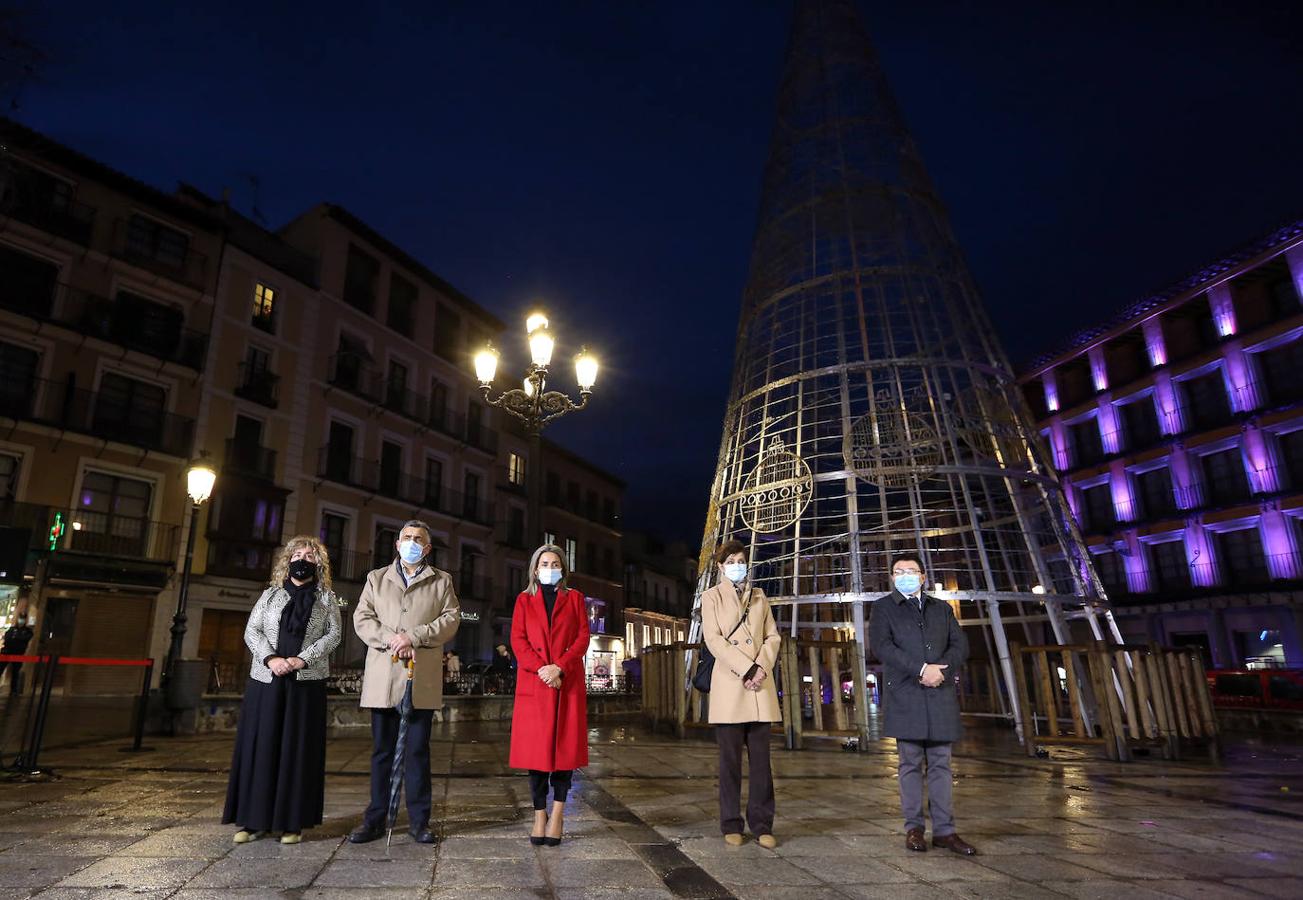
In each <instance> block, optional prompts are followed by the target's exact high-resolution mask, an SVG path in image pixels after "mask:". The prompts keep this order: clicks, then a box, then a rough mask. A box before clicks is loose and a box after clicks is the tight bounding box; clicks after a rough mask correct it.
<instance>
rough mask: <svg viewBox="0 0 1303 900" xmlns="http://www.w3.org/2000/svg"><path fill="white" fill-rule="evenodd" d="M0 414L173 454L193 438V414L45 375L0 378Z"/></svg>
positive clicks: (182, 452) (179, 453)
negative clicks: (131, 400) (165, 409)
mask: <svg viewBox="0 0 1303 900" xmlns="http://www.w3.org/2000/svg"><path fill="white" fill-rule="evenodd" d="M0 416H4V417H6V418H10V419H17V420H20V421H25V422H36V423H38V424H41V425H48V426H50V427H51V428H59V429H63V430H67V431H75V432H77V433H79V434H89V435H91V436H92V437H98V438H104V439H105V440H110V441H117V442H119V443H122V444H129V445H131V446H133V447H143V448H145V449H147V450H158V451H159V452H162V453H168V454H171V455H172V456H182V457H188V456H190V452H191V449H192V445H193V442H194V426H195V422H194V419H189V418H186V417H185V416H178V415H173V414H172V413H169V412H163V411H162V410H157V409H152V408H146V407H140V406H124V405H123V403H122V401H121V400H120V399H119V398H117V397H110V396H106V395H104V394H103V393H98V392H95V391H84V390H81V389H80V388H76V387H74V386H73V385H72V384H71V383H68V382H58V381H49V380H46V379H44V378H29V379H17V380H11V381H8V382H5V383H3V384H0Z"/></svg>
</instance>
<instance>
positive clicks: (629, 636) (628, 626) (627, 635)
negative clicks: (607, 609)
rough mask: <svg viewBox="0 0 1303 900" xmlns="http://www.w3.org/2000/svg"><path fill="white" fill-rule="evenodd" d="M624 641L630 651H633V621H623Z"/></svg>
mask: <svg viewBox="0 0 1303 900" xmlns="http://www.w3.org/2000/svg"><path fill="white" fill-rule="evenodd" d="M624 642H625V643H626V644H628V645H629V650H630V652H632V651H633V623H632V622H625V623H624Z"/></svg>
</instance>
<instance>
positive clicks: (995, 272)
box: [13, 0, 1303, 542]
mask: <svg viewBox="0 0 1303 900" xmlns="http://www.w3.org/2000/svg"><path fill="white" fill-rule="evenodd" d="M192 6H193V7H194V8H191V7H192ZM291 6H293V7H295V8H293V9H291ZM377 6H379V7H382V8H383V12H373V11H370V10H367V11H366V12H359V10H360V9H361V8H362V7H361V6H360V5H359V4H356V3H348V4H344V3H333V2H324V3H315V4H306V3H305V4H293V5H291V4H283V3H268V2H265V0H264V2H259V3H247V2H226V3H221V4H193V5H192V4H176V5H175V8H173V9H167V8H166V5H164V4H159V3H136V2H123V3H115V4H112V5H110V4H105V3H103V2H102V0H99V2H85V3H81V2H47V3H43V4H38V3H34V2H33V3H31V4H30V9H31V10H32V12H31V13H30V15H29V17H28V19H27V28H28V31H29V34H30V37H31V39H32V40H34V41H35V42H36V43H37V44H38V45H39V46H40V47H41V49H42V50H43V51H44V53H45V55H46V57H47V58H46V61H45V62H44V63H43V64H42V66H41V71H40V77H39V80H38V82H37V83H35V84H32V85H29V86H28V87H27V88H26V89H25V90H24V91H23V93H22V96H21V106H20V109H19V110H18V111H17V112H15V113H13V115H15V116H16V117H17V118H18V119H19V120H21V121H23V122H24V123H26V124H27V125H29V126H31V127H33V128H36V129H38V130H40V131H43V132H45V133H47V134H49V135H50V136H51V137H53V138H55V139H57V140H59V141H62V142H65V143H67V144H69V145H71V146H73V147H75V148H77V149H79V150H81V151H83V152H85V153H87V154H89V155H91V156H93V157H96V158H98V159H100V160H103V161H104V162H107V163H108V164H110V165H112V166H114V167H116V168H118V169H121V170H123V171H125V172H127V173H129V174H131V175H133V176H136V177H138V178H141V179H142V180H145V181H148V182H150V183H152V184H155V185H158V186H160V187H162V188H165V189H171V188H172V187H173V186H175V184H176V183H177V182H179V181H187V182H189V183H192V184H195V185H196V186H198V187H200V188H201V189H204V190H206V191H208V192H210V193H212V194H214V195H219V194H220V193H221V191H222V189H223V188H224V187H229V188H230V189H231V191H232V198H233V202H234V204H235V205H236V206H237V207H238V208H240V209H241V210H242V211H244V212H246V213H250V212H251V211H252V207H253V205H254V199H255V196H254V190H253V187H252V185H251V182H250V179H249V177H248V176H249V175H250V174H252V175H254V176H256V178H257V179H258V180H259V182H260V185H261V187H260V189H259V191H258V194H257V207H258V210H259V211H260V212H261V214H262V215H263V216H264V217H265V219H266V221H267V222H268V223H269V224H270V225H271V226H272V227H278V226H279V225H281V224H283V223H285V222H286V221H288V220H289V219H290V218H292V217H293V216H294V215H296V214H297V213H299V212H300V211H302V210H303V209H305V208H307V207H309V206H311V205H312V204H314V203H316V202H319V201H322V200H328V201H332V202H335V203H339V204H342V205H344V206H346V207H348V208H349V209H350V210H352V211H353V212H355V213H356V214H357V215H359V216H360V217H361V218H363V219H364V220H366V221H367V222H369V223H370V224H371V225H373V226H374V227H375V228H377V229H378V230H379V231H380V232H382V233H384V234H386V235H387V236H389V237H390V238H392V239H393V240H394V241H395V242H397V243H398V244H400V245H401V246H403V247H405V248H406V249H407V250H409V251H410V252H411V253H413V254H414V255H415V256H417V257H418V258H420V259H422V260H423V261H425V262H426V263H427V264H428V265H429V266H430V267H431V268H433V269H434V270H435V271H437V272H439V273H440V274H442V275H443V276H444V277H446V278H447V279H448V280H449V281H451V282H452V283H453V284H455V285H457V286H458V287H459V288H461V289H462V290H464V291H465V292H466V293H468V294H469V295H470V296H471V297H473V298H475V299H476V300H477V301H478V302H480V303H481V304H482V305H484V306H485V307H487V308H488V309H489V310H491V311H493V312H494V313H495V314H497V315H498V316H499V317H501V318H503V319H504V320H505V321H507V322H508V323H510V324H511V325H512V326H513V327H518V323H519V327H522V328H523V316H524V313H525V312H526V311H527V310H528V309H529V308H530V307H531V306H533V305H534V304H535V303H536V301H541V302H542V303H543V304H544V305H545V306H546V308H547V309H548V310H549V311H550V312H551V313H552V314H553V322H554V326H555V327H556V328H557V329H558V330H559V333H560V337H561V340H562V342H563V345H562V346H561V347H560V348H559V351H558V352H559V353H564V355H565V356H566V357H567V358H568V356H569V354H570V353H573V352H574V351H575V350H576V349H577V344H576V343H575V342H576V341H579V340H584V341H586V342H587V343H589V344H590V346H592V347H593V348H594V349H595V350H597V351H598V352H599V353H600V354H601V356H602V358H603V360H604V362H605V368H604V370H603V373H602V377H601V379H600V380H599V383H598V391H597V393H596V394H595V396H594V400H593V406H592V408H591V409H590V410H589V411H587V412H584V413H582V414H579V415H577V416H572V417H571V418H569V419H566V420H564V421H562V422H560V423H558V424H557V425H556V426H553V427H552V428H551V429H550V430H549V432H548V433H549V435H550V436H551V437H552V438H554V439H556V440H558V441H560V442H561V443H563V444H565V445H567V446H569V447H571V448H573V449H574V450H576V451H578V452H580V453H582V454H585V455H586V456H588V457H590V458H591V459H593V460H595V461H596V462H598V463H599V464H601V465H603V466H604V467H606V468H608V469H610V470H611V471H613V472H615V473H616V474H618V475H619V476H621V477H622V478H624V479H625V480H626V481H627V482H628V483H629V489H628V493H627V496H626V504H625V521H626V525H627V526H628V527H632V528H639V527H641V528H651V529H653V530H656V531H659V532H660V533H662V534H664V535H665V536H667V537H673V536H681V537H684V538H686V539H687V540H689V541H690V542H696V541H699V540H700V534H701V526H702V523H703V521H704V515H705V502H706V493H707V490H708V488H709V483H710V478H711V474H712V471H713V468H714V462H715V455H716V453H717V450H718V440H719V429H720V422H721V418H722V415H723V410H724V403H725V399H726V393H727V389H728V378H729V370H730V366H731V356H732V349H731V345H732V341H733V337H734V332H735V328H736V319H737V311H738V303H739V298H740V296H741V292H742V288H743V284H744V280H745V277H746V268H747V261H748V255H749V251H750V241H751V235H752V230H753V227H754V217H755V210H756V206H757V201H758V196H757V195H758V188H759V180H760V173H761V169H762V166H763V165H764V161H765V155H766V152H767V144H768V137H769V130H770V127H771V121H772V115H773V103H774V96H775V92H776V88H777V81H778V76H779V71H780V67H781V64H782V56H783V50H784V48H785V46H786V38H787V23H788V18H789V4H788V3H785V2H760V0H720V2H700V0H694V2H677V0H676V2H670V0H663V2H655V3H646V2H644V3H634V2H583V3H580V2H564V0H558V2H554V3H523V2H521V3H496V2H469V0H468V2H453V3H430V2H412V3H383V4H377ZM183 7H184V8H183ZM204 7H209V8H204ZM1300 7H1303V4H1297V3H1293V2H1286V0H1282V2H1278V3H1253V2H1230V0H1228V2H1223V3H1216V2H1207V0H1202V2H1185V3H1177V2H1150V0H1146V2H1143V3H1139V4H1137V3H1131V2H1127V3H1122V2H1116V3H1100V2H1092V3H1073V4H1068V3H1045V2H1037V3H1004V4H1001V3H975V2H972V3H961V2H918V3H901V2H887V0H875V2H867V0H864V2H861V9H862V12H863V14H864V15H865V17H866V21H867V23H868V25H869V29H870V32H871V33H872V34H873V36H874V39H875V42H876V44H877V47H878V50H879V52H880V54H881V57H882V61H883V64H884V66H885V68H886V70H887V74H888V77H889V78H890V80H891V82H892V85H893V87H894V89H895V91H896V93H897V96H898V98H899V100H900V102H901V105H902V107H903V108H904V111H905V114H906V117H907V119H908V121H909V123H910V125H911V127H912V128H913V131H914V134H915V137H916V138H917V140H918V143H919V146H920V148H921V150H922V152H923V155H924V158H925V160H926V162H927V164H928V166H929V169H930V171H931V173H932V176H933V178H934V180H935V181H936V183H937V186H938V188H939V190H940V193H941V196H942V198H943V200H944V201H945V202H946V204H947V206H948V207H949V209H950V212H951V216H952V221H953V224H954V226H955V230H956V232H957V233H958V236H959V239H960V242H961V243H962V245H963V246H964V248H965V251H966V253H967V255H968V259H969V262H970V265H971V266H972V269H973V271H974V274H975V276H976V278H977V282H978V284H979V286H980V287H981V289H982V292H983V294H984V296H985V299H986V303H987V306H988V307H989V309H990V310H991V313H992V316H993V318H994V320H995V322H996V325H997V327H998V328H999V330H1000V332H1001V334H1002V336H1003V339H1004V341H1005V345H1006V347H1007V349H1008V350H1009V353H1010V355H1011V356H1012V357H1013V358H1014V360H1015V361H1018V360H1021V359H1025V358H1027V357H1029V356H1031V355H1033V354H1035V353H1036V352H1039V351H1040V350H1043V349H1048V348H1049V347H1051V346H1053V345H1055V344H1057V343H1059V342H1060V341H1061V340H1062V339H1063V338H1064V337H1066V336H1067V335H1068V334H1069V333H1070V332H1071V331H1072V330H1073V329H1075V328H1077V327H1079V326H1082V325H1085V324H1090V323H1091V322H1093V321H1097V320H1099V319H1101V318H1103V317H1104V316H1106V315H1107V314H1108V313H1110V312H1111V311H1113V310H1115V309H1117V308H1118V307H1120V306H1122V305H1124V304H1126V303H1128V302H1130V301H1131V300H1133V299H1136V298H1137V297H1139V296H1141V295H1143V294H1145V293H1146V292H1149V291H1152V290H1155V289H1159V288H1162V287H1163V286H1164V285H1166V284H1167V283H1169V282H1171V281H1174V280H1176V279H1178V278H1180V277H1182V276H1184V275H1185V274H1188V273H1189V272H1190V271H1192V270H1193V269H1196V268H1198V267H1199V266H1201V265H1202V264H1203V263H1205V262H1208V261H1210V260H1211V259H1212V258H1214V257H1216V256H1218V255H1220V254H1221V253H1223V252H1225V251H1229V250H1231V249H1233V248H1234V247H1236V246H1237V245H1239V244H1241V243H1243V242H1246V241H1248V240H1251V239H1254V238H1256V237H1258V236H1260V235H1261V234H1263V233H1265V232H1267V231H1269V230H1270V229H1271V228H1273V227H1275V226H1277V225H1279V224H1282V223H1284V222H1285V221H1288V220H1290V219H1292V218H1297V217H1303V152H1301V151H1303V53H1300V52H1299V50H1298V48H1299V47H1300V46H1303V13H1301V12H1300V9H1299V8H1300ZM567 343H568V344H569V346H565V344H567ZM520 344H521V345H523V336H522V337H521V338H520ZM520 357H523V353H522V354H521V355H520ZM565 369H567V370H568V367H565ZM508 371H514V369H509V370H508ZM572 378H573V375H572V373H570V372H569V371H564V372H563V374H562V377H561V379H560V380H561V381H562V382H563V383H565V384H566V385H570V384H571V383H572Z"/></svg>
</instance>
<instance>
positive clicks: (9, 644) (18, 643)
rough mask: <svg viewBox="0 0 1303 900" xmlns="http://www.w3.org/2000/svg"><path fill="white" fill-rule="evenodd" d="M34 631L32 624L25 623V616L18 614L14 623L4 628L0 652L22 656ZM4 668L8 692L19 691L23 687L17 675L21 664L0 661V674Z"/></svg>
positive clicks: (21, 667)
mask: <svg viewBox="0 0 1303 900" xmlns="http://www.w3.org/2000/svg"><path fill="white" fill-rule="evenodd" d="M34 633H35V632H33V631H32V626H31V625H28V624H27V616H25V615H19V616H18V617H17V618H16V619H15V620H14V624H12V625H10V626H9V628H7V629H6V630H5V636H4V640H3V642H0V654H3V655H5V656H22V655H23V654H24V653H26V652H27V645H28V644H30V643H31V642H32V636H33V634H34ZM6 668H8V669H9V693H11V694H17V693H20V692H21V691H22V689H23V683H22V680H21V678H20V677H19V675H20V673H21V672H22V669H23V664H22V663H19V662H12V663H4V662H0V675H3V674H4V671H5V669H6Z"/></svg>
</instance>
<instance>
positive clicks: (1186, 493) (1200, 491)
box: [1173, 481, 1208, 510]
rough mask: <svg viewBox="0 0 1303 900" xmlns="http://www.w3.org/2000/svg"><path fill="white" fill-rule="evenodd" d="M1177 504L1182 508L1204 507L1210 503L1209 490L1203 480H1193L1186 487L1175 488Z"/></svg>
mask: <svg viewBox="0 0 1303 900" xmlns="http://www.w3.org/2000/svg"><path fill="white" fill-rule="evenodd" d="M1173 493H1174V494H1175V495H1176V504H1177V506H1178V507H1180V508H1181V509H1182V510H1190V509H1202V508H1203V507H1205V506H1207V505H1208V491H1207V489H1206V488H1205V487H1204V484H1203V482H1202V481H1192V482H1191V483H1190V484H1187V485H1185V486H1184V487H1177V488H1174V489H1173Z"/></svg>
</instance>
